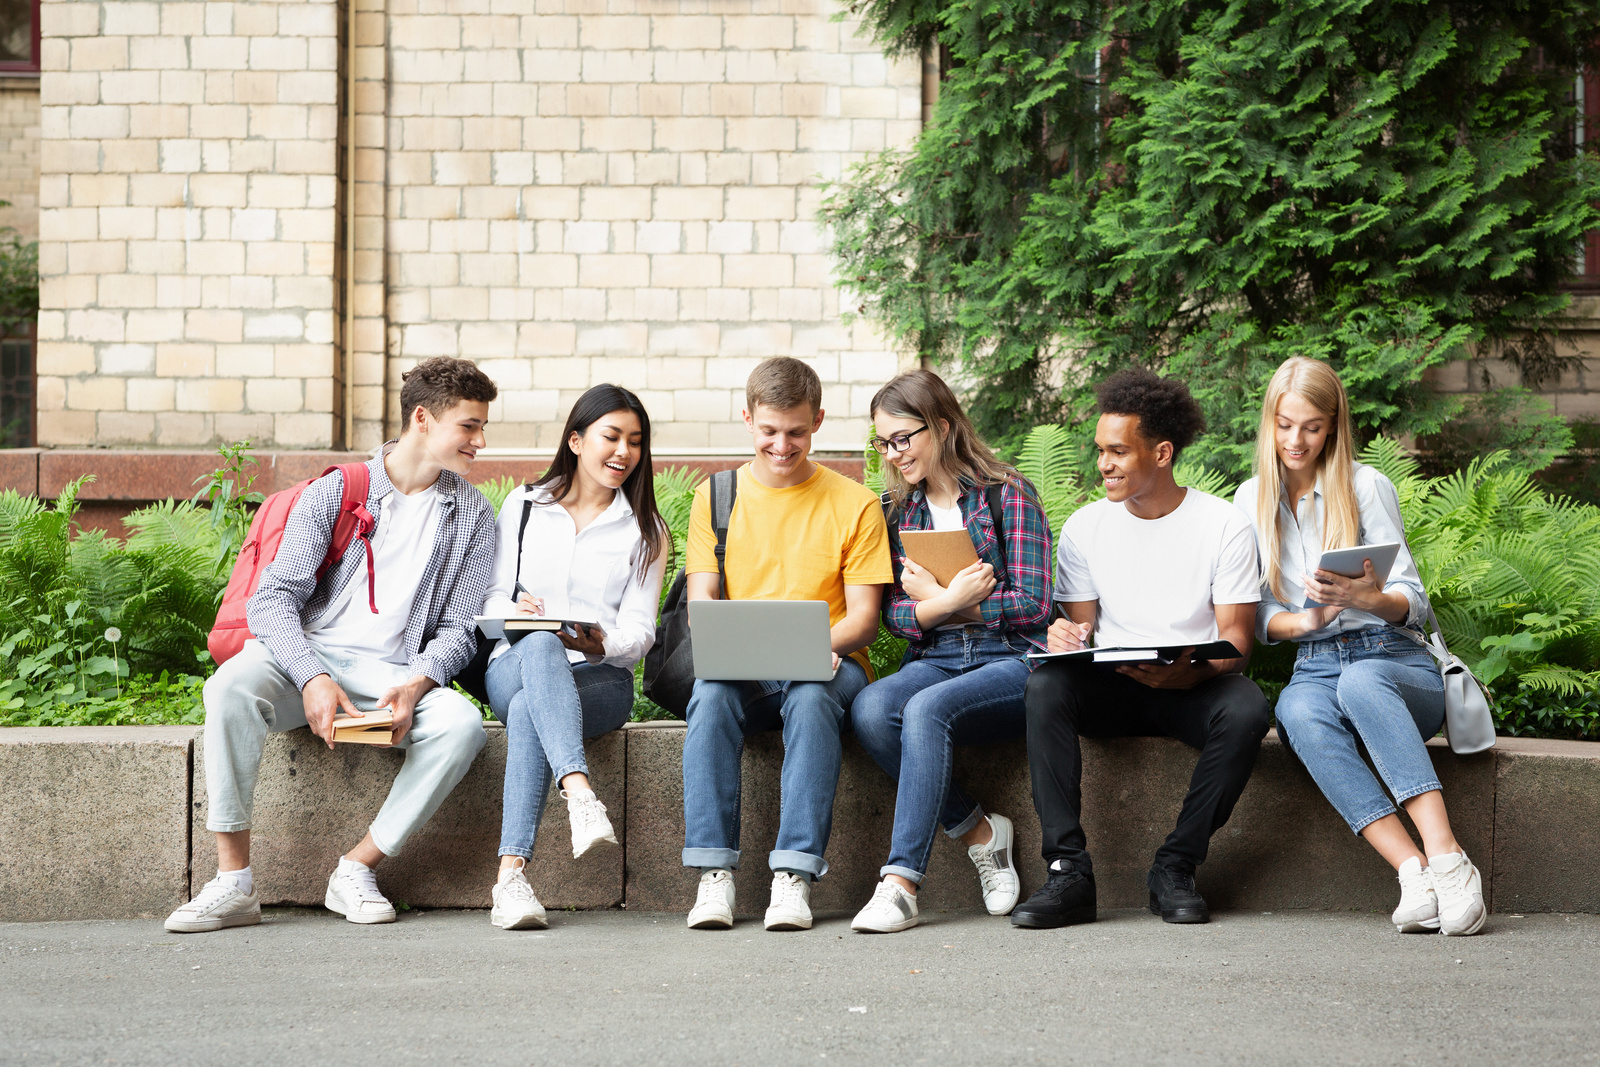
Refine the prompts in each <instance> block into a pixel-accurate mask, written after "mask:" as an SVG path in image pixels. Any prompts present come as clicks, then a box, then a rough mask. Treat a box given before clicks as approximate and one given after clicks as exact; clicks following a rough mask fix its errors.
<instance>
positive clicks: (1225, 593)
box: [1055, 489, 1261, 647]
mask: <svg viewBox="0 0 1600 1067" xmlns="http://www.w3.org/2000/svg"><path fill="white" fill-rule="evenodd" d="M1257 568H1258V564H1257V562H1256V535H1255V530H1254V528H1252V527H1251V525H1250V522H1249V520H1248V519H1246V518H1245V517H1244V514H1243V513H1242V512H1240V511H1239V509H1238V508H1236V507H1234V506H1233V505H1232V504H1230V503H1228V502H1227V501H1226V500H1223V499H1221V498H1219V497H1214V496H1212V495H1211V494H1209V493H1202V492H1200V491H1199V490H1198V489H1188V490H1186V491H1185V492H1184V498H1183V503H1182V504H1179V505H1178V506H1177V507H1176V508H1175V509H1173V511H1172V512H1170V513H1169V514H1167V515H1163V516H1162V517H1161V518H1159V519H1141V518H1139V517H1138V516H1136V515H1134V514H1133V513H1132V512H1130V511H1129V510H1128V509H1127V508H1126V507H1125V506H1124V505H1122V504H1120V503H1113V502H1111V501H1110V500H1097V501H1095V502H1094V503H1092V504H1085V505H1084V506H1083V507H1081V508H1079V509H1078V510H1077V511H1075V512H1073V513H1072V515H1071V517H1070V518H1068V519H1067V521H1066V524H1065V525H1064V526H1063V527H1062V529H1061V545H1060V548H1059V549H1058V550H1057V552H1056V588H1055V598H1056V599H1057V600H1061V601H1083V600H1098V601H1099V602H1100V605H1099V614H1098V617H1097V618H1096V620H1095V632H1094V643H1095V644H1096V645H1097V646H1115V645H1127V646H1133V647H1139V646H1149V645H1196V644H1202V643H1204V642H1206V641H1215V640H1216V639H1217V615H1216V605H1218V604H1254V603H1257V602H1259V601H1260V600H1261V585H1260V573H1259V571H1258V569H1257Z"/></svg>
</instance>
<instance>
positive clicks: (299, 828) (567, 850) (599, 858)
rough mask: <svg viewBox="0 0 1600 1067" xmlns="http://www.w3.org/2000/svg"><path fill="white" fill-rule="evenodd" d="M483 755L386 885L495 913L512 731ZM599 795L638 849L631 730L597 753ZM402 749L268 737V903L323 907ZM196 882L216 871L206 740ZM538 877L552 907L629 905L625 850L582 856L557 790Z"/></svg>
mask: <svg viewBox="0 0 1600 1067" xmlns="http://www.w3.org/2000/svg"><path fill="white" fill-rule="evenodd" d="M485 726H486V728H487V732H488V735H489V740H488V743H487V744H485V745H484V747H483V752H482V753H480V754H479V756H478V758H477V760H476V761H475V762H474V763H473V765H472V769H471V770H470V771H468V772H467V776H466V777H465V778H463V779H462V780H461V784H460V785H458V786H456V788H455V790H454V792H452V793H451V794H450V796H449V798H448V799H447V800H446V801H445V802H444V805H443V806H442V807H440V809H439V811H438V812H437V813H436V814H435V815H434V817H433V818H432V819H430V820H429V821H428V824H427V825H426V826H424V827H423V828H422V829H421V830H420V831H418V832H417V834H416V835H415V836H414V837H412V839H411V840H410V841H409V842H407V844H406V847H405V849H404V851H402V852H401V853H400V855H398V856H395V857H394V858H392V859H389V860H386V861H384V864H383V869H382V871H381V873H380V875H379V884H380V885H381V886H382V887H383V891H384V893H385V894H386V895H387V896H388V897H389V898H390V899H391V900H394V901H396V902H397V903H398V902H401V901H404V902H405V903H407V904H411V905H415V906H417V907H432V908H486V907H488V906H489V904H490V897H489V891H490V889H491V887H493V885H494V880H495V869H496V868H497V867H498V866H499V863H500V860H499V848H500V812H501V795H502V788H503V785H504V782H505V772H506V732H505V730H504V729H503V728H502V727H501V726H500V724H499V723H486V724H485ZM585 748H586V750H587V754H588V760H589V772H590V776H591V778H592V780H593V782H594V787H595V792H596V793H597V794H598V795H599V797H600V799H601V800H602V801H604V802H605V805H606V807H607V809H608V814H609V815H610V817H611V822H612V825H613V826H615V827H616V831H617V841H618V842H619V843H620V844H623V845H625V844H626V842H627V811H626V805H625V804H624V802H623V795H624V788H625V783H626V779H627V770H626V765H625V761H624V739H623V736H622V734H621V733H611V734H607V735H605V736H604V737H599V738H596V739H595V740H593V741H590V742H588V743H587V745H586V746H585ZM402 759H403V755H402V753H400V752H397V751H394V750H391V749H386V748H375V747H370V746H365V745H345V746H341V747H339V748H336V749H334V750H333V751H332V752H330V751H328V749H327V746H325V745H324V744H323V743H322V742H321V741H319V740H317V738H315V737H313V736H312V734H311V731H310V730H306V729H299V730H290V731H288V732H286V733H281V734H272V735H269V736H268V738H267V747H266V752H265V754H264V756H263V758H262V761H261V777H260V779H259V780H258V781H257V784H256V798H255V812H254V816H253V819H252V821H253V823H254V825H253V827H252V829H251V834H250V864H251V867H252V868H253V869H254V871H255V877H256V885H257V886H259V887H260V888H261V893H262V898H261V899H262V903H264V904H314V905H321V904H322V899H323V894H324V892H325V891H326V889H327V886H328V874H329V873H330V872H331V871H332V870H333V867H334V864H335V863H336V862H337V861H338V858H339V855H340V854H341V853H342V852H344V851H345V850H347V849H349V848H351V847H352V846H354V845H355V844H356V843H357V842H358V841H360V840H361V838H362V836H363V835H365V834H366V832H367V827H368V825H370V823H371V821H372V817H373V816H374V815H376V814H377V813H378V808H379V807H381V806H382V804H383V799H384V797H386V796H388V795H389V787H390V786H391V785H392V784H393V783H394V776H395V775H396V774H397V773H398V772H399V769H400V763H401V760H402ZM194 765H195V783H194V852H193V856H194V859H193V865H194V871H195V884H196V885H197V886H198V885H199V884H200V880H201V879H205V878H209V877H210V876H211V874H212V872H214V871H215V870H216V863H217V855H216V838H215V836H214V835H213V834H212V833H210V832H209V831H207V830H206V828H205V825H206V791H205V741H204V737H203V736H202V737H199V738H197V739H196V741H195V756H194ZM528 881H529V882H531V883H532V884H533V888H534V891H535V892H536V893H538V894H539V899H540V901H541V902H543V903H544V904H545V906H547V907H555V908H608V907H615V906H617V905H619V904H621V903H622V848H611V847H610V846H607V845H602V846H599V847H597V848H595V849H592V850H591V851H590V852H589V853H588V855H586V856H584V857H583V859H581V860H574V859H573V858H572V841H571V838H570V837H569V836H568V832H567V817H566V802H565V801H563V800H561V799H560V798H559V797H558V796H556V795H555V790H554V787H553V786H552V789H551V796H550V800H549V803H547V804H546V805H545V817H544V822H543V824H542V825H541V827H540V830H539V837H538V841H537V842H536V844H535V846H534V856H533V860H532V861H531V862H530V863H529V864H528Z"/></svg>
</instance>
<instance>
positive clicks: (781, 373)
mask: <svg viewBox="0 0 1600 1067" xmlns="http://www.w3.org/2000/svg"><path fill="white" fill-rule="evenodd" d="M822 415H823V411H822V382H821V380H820V379H819V378H818V377H817V373H816V371H814V370H812V369H811V368H810V367H808V366H807V365H806V364H804V363H802V362H800V361H799V360H798V359H791V358H789V357H787V356H781V357H777V358H774V359H768V360H765V361H763V362H762V363H761V364H760V365H759V366H757V367H756V369H755V370H754V371H752V372H751V374H750V378H749V381H748V382H747V383H746V384H745V410H744V423H745V427H746V428H747V429H748V430H749V431H750V433H751V436H752V437H753V438H754V444H755V458H754V459H753V460H751V462H749V463H747V464H745V465H744V466H743V467H741V468H740V469H739V473H738V475H737V477H738V494H737V498H736V500H735V503H734V507H733V514H732V515H731V516H730V518H729V522H728V541H727V549H726V557H725V560H724V569H725V570H726V572H727V576H728V589H727V597H728V599H732V600H826V601H827V602H828V621H829V624H830V626H831V631H830V632H831V634H832V641H833V654H834V656H833V658H834V662H835V664H836V665H837V667H838V671H837V673H836V674H835V675H834V677H833V680H832V681H829V682H712V681H704V680H697V681H696V682H695V683H694V695H693V696H692V697H691V698H690V699H689V711H688V716H687V717H688V726H689V729H688V735H687V737H686V738H685V739H684V745H683V814H684V849H683V865H684V866H685V867H697V868H699V869H700V871H701V875H700V888H699V893H698V895H697V897H696V900H695V905H694V909H693V910H692V911H690V912H689V925H690V927H692V928H695V929H727V928H728V927H730V926H732V925H733V874H732V871H733V869H734V868H735V867H737V866H738V865H739V788H740V781H739V758H740V754H741V753H742V751H743V749H744V737H745V735H747V734H752V733H757V732H760V731H764V730H777V729H782V730H783V753H784V755H783V779H782V782H783V792H782V802H781V806H780V809H779V821H778V841H777V847H776V848H775V849H774V850H773V851H772V854H771V856H770V857H769V860H768V864H769V866H770V867H771V868H772V871H773V877H772V901H771V905H770V906H769V907H768V908H767V915H766V927H767V929H768V930H806V929H810V927H811V883H812V882H813V881H815V880H816V879H818V878H820V877H822V875H823V873H824V872H826V871H827V869H828V864H827V862H826V861H825V860H823V858H822V853H823V849H825V848H826V847H827V844H828V834H829V832H830V831H831V830H832V828H833V795H834V790H835V788H836V787H837V786H838V783H839V759H840V747H839V731H840V726H841V724H842V722H843V721H844V717H845V713H846V712H847V711H849V708H850V702H851V701H852V700H854V699H855V696H856V694H857V693H859V692H860V691H861V690H862V689H863V688H865V686H866V684H867V681H868V675H867V671H868V665H867V656H866V652H865V649H866V647H867V645H869V644H871V643H872V639H873V638H874V637H876V636H877V633H878V611H879V607H880V605H881V603H882V599H883V587H884V586H885V585H887V584H888V583H889V582H891V581H892V580H893V573H892V571H891V569H890V564H889V537H888V531H887V530H886V529H885V527H884V522H883V511H882V509H881V508H880V507H879V505H878V498H877V497H876V496H874V495H873V494H872V492H871V491H870V490H868V489H867V488H866V487H865V486H862V485H860V484H859V483H857V482H854V481H851V480H850V479H849V478H846V477H844V476H843V475H840V474H836V473H834V472H833V471H830V470H828V469H827V468H825V467H821V466H819V465H817V464H815V463H813V462H811V460H810V459H808V458H807V453H809V452H810V450H811V435H812V434H814V433H815V432H816V431H817V429H818V427H820V426H821V425H822ZM715 547H716V534H715V533H714V532H713V530H712V527H711V491H710V482H709V481H708V482H706V483H705V484H703V485H701V486H700V489H699V491H698V492H696V494H695V498H694V509H693V512H692V513H691V518H690V524H689V553H688V556H689V560H688V567H687V570H688V572H689V580H688V592H689V599H690V600H715V599H717V598H718V597H720V596H721V595H722V592H723V590H722V588H721V581H722V580H721V578H720V577H719V576H718V574H717V558H716V553H715ZM783 639H784V638H783V635H782V634H773V635H772V640H773V641H775V642H778V641H782V640H783Z"/></svg>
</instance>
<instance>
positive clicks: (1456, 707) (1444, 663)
mask: <svg viewBox="0 0 1600 1067" xmlns="http://www.w3.org/2000/svg"><path fill="white" fill-rule="evenodd" d="M1428 622H1429V623H1431V624H1432V626H1433V632H1432V633H1430V634H1428V635H1427V636H1426V637H1424V636H1423V635H1422V634H1419V633H1417V632H1416V631H1415V630H1407V629H1405V628H1404V627H1398V629H1399V630H1400V632H1401V633H1404V634H1405V635H1406V636H1407V637H1410V638H1411V639H1412V640H1413V641H1416V642H1417V643H1418V644H1420V645H1422V647H1423V648H1425V649H1427V650H1428V651H1429V652H1430V653H1431V654H1432V655H1433V658H1434V659H1436V660H1438V661H1439V673H1440V674H1441V675H1442V676H1443V677H1444V733H1445V737H1446V738H1448V739H1449V741H1450V751H1451V752H1454V753H1455V754H1456V755H1458V756H1470V755H1472V754H1473V753H1474V752H1485V751H1487V750H1489V749H1491V748H1493V747H1494V740H1495V736H1494V716H1493V715H1492V714H1490V712H1489V691H1488V690H1487V689H1485V688H1484V687H1483V683H1482V682H1480V681H1478V679H1477V678H1476V677H1475V676H1474V675H1473V673H1472V671H1470V670H1469V669H1468V668H1467V665H1466V664H1465V663H1462V662H1461V657H1459V656H1457V655H1455V654H1454V653H1452V652H1451V651H1450V650H1449V649H1448V648H1446V647H1445V643H1444V634H1443V632H1442V631H1440V629H1439V617H1438V616H1437V615H1435V614H1434V613H1433V605H1432V604H1429V605H1428Z"/></svg>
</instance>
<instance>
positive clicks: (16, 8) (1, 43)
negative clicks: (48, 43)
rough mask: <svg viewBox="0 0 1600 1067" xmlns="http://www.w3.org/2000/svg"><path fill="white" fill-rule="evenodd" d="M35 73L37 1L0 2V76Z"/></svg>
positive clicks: (36, 66)
mask: <svg viewBox="0 0 1600 1067" xmlns="http://www.w3.org/2000/svg"><path fill="white" fill-rule="evenodd" d="M37 73H39V0H0V74H37Z"/></svg>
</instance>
